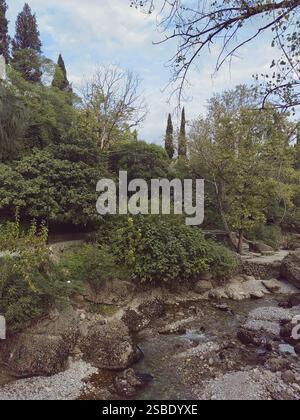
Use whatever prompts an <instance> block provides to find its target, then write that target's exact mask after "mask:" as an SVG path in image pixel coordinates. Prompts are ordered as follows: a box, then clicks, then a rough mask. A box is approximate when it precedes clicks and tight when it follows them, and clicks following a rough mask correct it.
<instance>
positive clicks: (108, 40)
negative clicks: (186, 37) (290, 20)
mask: <svg viewBox="0 0 300 420" xmlns="http://www.w3.org/2000/svg"><path fill="white" fill-rule="evenodd" d="M7 3H8V6H9V11H8V18H9V20H10V32H11V34H12V35H13V34H14V25H15V20H16V17H17V14H18V13H19V12H20V10H21V9H22V8H23V5H24V0H7ZM28 3H29V5H30V6H31V8H32V11H33V12H35V13H36V15H37V20H38V25H39V31H40V33H41V39H42V42H43V53H44V55H45V56H46V57H49V58H51V59H53V60H54V61H56V60H57V57H58V55H59V53H61V54H62V55H63V57H64V60H65V63H66V67H67V70H68V77H69V80H70V81H71V82H72V83H73V86H74V87H75V88H77V89H79V88H80V86H81V85H82V83H83V80H84V79H85V78H88V77H89V76H91V75H92V74H93V72H95V70H96V69H97V67H98V66H101V65H103V64H112V65H116V66H119V67H121V68H124V69H129V70H131V71H134V72H135V73H136V74H137V75H139V77H140V78H141V80H142V85H141V89H142V91H143V94H144V96H145V99H146V102H147V104H148V108H149V113H148V115H147V118H146V120H145V122H144V123H143V126H142V127H140V129H139V135H140V138H141V139H144V140H146V141H148V142H154V143H157V144H163V138H164V134H165V130H166V124H167V116H168V113H169V112H171V113H173V112H174V110H175V108H176V105H177V103H175V101H173V102H172V103H171V104H170V103H169V101H168V100H169V98H170V91H168V90H166V86H167V85H168V82H169V80H170V76H171V72H170V68H169V67H168V65H167V63H168V60H169V59H170V57H171V56H172V54H173V53H175V51H176V44H175V43H163V44H161V45H154V42H155V41H159V40H160V39H161V37H162V34H161V33H159V31H157V25H156V23H157V21H156V17H155V16H154V15H152V16H148V15H145V14H143V13H141V12H140V11H138V10H136V9H134V8H131V7H130V6H129V3H130V2H129V0H47V2H45V1H41V0H28ZM217 51H218V50H217V46H216V47H215V48H212V51H211V53H210V54H209V53H207V54H204V55H203V56H202V57H201V58H200V59H199V60H198V61H197V69H193V70H192V71H191V73H190V76H189V82H190V87H189V89H188V90H187V92H186V96H187V97H188V100H187V101H186V103H185V104H184V105H185V107H186V114H187V119H188V120H189V121H191V120H192V119H194V118H196V117H197V116H198V115H199V114H201V113H204V112H205V105H206V102H207V100H208V99H209V98H210V97H211V96H212V95H213V94H214V93H217V92H222V91H223V90H225V89H229V88H233V87H234V86H236V85H238V84H241V83H252V80H253V79H252V75H253V74H256V73H264V72H266V71H268V69H269V67H270V63H271V61H272V57H273V55H274V51H273V49H272V48H271V39H270V38H269V37H268V36H265V37H263V38H260V39H259V40H257V41H256V42H254V43H253V44H251V45H248V46H247V47H245V48H243V50H241V51H240V52H239V55H238V57H236V58H235V60H234V62H233V64H232V66H231V68H229V67H228V66H224V67H223V69H222V70H221V71H220V72H219V73H218V75H217V76H216V77H212V75H213V73H214V64H215V59H216V55H217ZM174 123H175V125H176V124H178V121H177V117H176V113H175V114H174Z"/></svg>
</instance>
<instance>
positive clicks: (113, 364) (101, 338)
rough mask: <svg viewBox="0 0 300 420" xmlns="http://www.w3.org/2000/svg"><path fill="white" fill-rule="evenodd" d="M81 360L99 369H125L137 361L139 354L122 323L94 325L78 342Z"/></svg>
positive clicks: (115, 321)
mask: <svg viewBox="0 0 300 420" xmlns="http://www.w3.org/2000/svg"><path fill="white" fill-rule="evenodd" d="M80 349H81V351H82V353H83V359H84V360H85V361H87V362H89V363H91V364H92V365H94V366H96V367H98V368H100V369H110V370H122V369H127V368H128V367H129V366H131V365H132V364H133V363H134V362H136V361H137V360H138V356H139V352H138V350H137V348H136V346H135V345H134V343H133V341H132V338H131V337H130V335H129V331H128V328H127V326H126V325H125V324H124V322H122V321H117V320H114V321H110V322H108V323H107V324H106V325H101V324H100V323H95V324H94V325H93V326H91V328H90V329H89V331H88V334H87V336H86V337H83V338H82V339H81V341H80Z"/></svg>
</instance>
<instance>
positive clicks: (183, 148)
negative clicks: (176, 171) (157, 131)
mask: <svg viewBox="0 0 300 420" xmlns="http://www.w3.org/2000/svg"><path fill="white" fill-rule="evenodd" d="M178 156H179V157H183V158H186V157H187V145H186V119H185V109H184V108H183V110H182V116H181V126H180V133H179V141H178Z"/></svg>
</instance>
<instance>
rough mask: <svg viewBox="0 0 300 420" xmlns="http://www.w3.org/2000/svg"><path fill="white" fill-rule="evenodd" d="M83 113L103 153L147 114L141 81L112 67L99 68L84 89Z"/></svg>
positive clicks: (124, 71)
mask: <svg viewBox="0 0 300 420" xmlns="http://www.w3.org/2000/svg"><path fill="white" fill-rule="evenodd" d="M82 96H83V112H84V113H85V116H86V117H87V119H89V120H90V124H91V125H93V130H94V132H95V135H96V140H97V142H98V144H99V148H100V150H101V151H102V150H105V149H107V148H108V147H110V146H111V145H112V144H113V143H114V142H117V141H118V137H119V135H120V133H122V132H124V131H126V130H128V129H132V128H134V127H137V126H139V125H140V124H141V123H142V122H143V121H144V119H145V117H146V114H147V106H146V104H145V101H144V99H143V97H142V95H141V93H140V79H139V78H138V77H137V76H135V75H134V74H133V73H132V72H130V71H126V70H122V69H120V68H117V67H113V66H106V67H105V66H104V67H100V68H99V69H98V71H97V72H96V73H95V75H94V76H93V77H92V78H91V79H90V80H88V81H86V83H85V86H84V88H83V89H82Z"/></svg>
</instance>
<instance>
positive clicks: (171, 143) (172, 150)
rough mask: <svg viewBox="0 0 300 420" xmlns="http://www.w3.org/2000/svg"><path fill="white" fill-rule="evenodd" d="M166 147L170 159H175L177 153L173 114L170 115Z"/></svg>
mask: <svg viewBox="0 0 300 420" xmlns="http://www.w3.org/2000/svg"><path fill="white" fill-rule="evenodd" d="M165 149H166V152H167V154H168V156H169V158H170V159H173V157H174V153H175V147H174V128H173V122H172V117H171V114H169V116H168V125H167V132H166V137H165Z"/></svg>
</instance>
